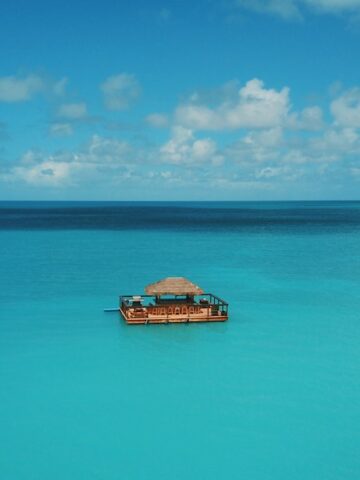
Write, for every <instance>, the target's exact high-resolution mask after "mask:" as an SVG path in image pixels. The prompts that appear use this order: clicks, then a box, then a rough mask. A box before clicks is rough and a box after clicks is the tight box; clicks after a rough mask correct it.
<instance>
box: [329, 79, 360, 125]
mask: <svg viewBox="0 0 360 480" xmlns="http://www.w3.org/2000/svg"><path fill="white" fill-rule="evenodd" d="M330 110H331V113H332V114H333V116H334V119H335V122H336V124H337V125H340V126H343V127H354V128H360V88H353V89H351V90H348V91H347V92H345V93H344V94H343V95H341V96H340V97H339V98H337V99H335V100H333V101H332V102H331V105H330Z"/></svg>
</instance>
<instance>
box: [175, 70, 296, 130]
mask: <svg viewBox="0 0 360 480" xmlns="http://www.w3.org/2000/svg"><path fill="white" fill-rule="evenodd" d="M195 98H196V97H195ZM289 108H290V105H289V89H288V88H287V87H284V88H283V89H282V90H280V91H276V90H274V89H266V88H264V83H263V82H262V81H261V80H258V79H256V78H254V79H253V80H250V81H248V82H247V83H246V85H245V86H244V87H242V88H241V89H240V90H239V91H238V94H237V97H236V98H235V99H227V100H224V101H223V102H222V103H221V104H220V105H218V106H217V107H215V108H210V107H208V106H206V105H198V104H192V103H188V104H185V105H181V106H179V107H178V108H177V109H176V112H175V121H176V123H177V124H179V125H182V126H184V127H187V128H191V129H194V130H224V129H238V128H267V127H274V126H279V125H282V124H283V123H284V119H285V118H286V116H287V113H288V110H289Z"/></svg>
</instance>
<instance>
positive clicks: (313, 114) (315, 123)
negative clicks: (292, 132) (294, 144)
mask: <svg viewBox="0 0 360 480" xmlns="http://www.w3.org/2000/svg"><path fill="white" fill-rule="evenodd" d="M287 126H288V127H289V128H293V129H296V130H320V129H321V128H323V126H324V122H323V113H322V110H321V108H320V107H317V106H314V107H307V108H304V110H302V111H301V112H299V113H298V112H293V113H291V114H290V115H289V117H288V122H287Z"/></svg>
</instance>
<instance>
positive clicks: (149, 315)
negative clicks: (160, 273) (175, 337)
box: [119, 277, 228, 324]
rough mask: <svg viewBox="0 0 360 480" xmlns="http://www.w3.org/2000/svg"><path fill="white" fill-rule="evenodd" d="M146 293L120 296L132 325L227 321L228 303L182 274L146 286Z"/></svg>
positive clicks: (124, 314)
mask: <svg viewBox="0 0 360 480" xmlns="http://www.w3.org/2000/svg"><path fill="white" fill-rule="evenodd" d="M145 292H146V295H121V296H120V306H119V308H120V313H121V315H122V316H123V317H124V320H125V321H126V322H127V323H129V324H143V323H187V322H224V321H225V320H227V319H228V304H227V303H226V302H225V301H224V300H222V299H221V298H219V297H217V296H216V295H213V294H212V293H204V292H203V290H202V289H201V288H200V287H198V286H197V285H195V284H194V283H192V282H190V281H189V280H187V279H186V278H183V277H168V278H165V279H164V280H160V281H159V282H156V283H152V284H150V285H148V286H147V287H146V288H145Z"/></svg>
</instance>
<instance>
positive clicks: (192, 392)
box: [0, 202, 360, 480]
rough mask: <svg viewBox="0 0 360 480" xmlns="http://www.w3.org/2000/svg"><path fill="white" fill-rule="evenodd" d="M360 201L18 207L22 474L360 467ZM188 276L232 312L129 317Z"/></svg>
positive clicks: (15, 298) (15, 409)
mask: <svg viewBox="0 0 360 480" xmlns="http://www.w3.org/2000/svg"><path fill="white" fill-rule="evenodd" d="M359 245H360V203H357V202H349V203H341V202H329V203H327V202H309V203H300V202H293V203H261V202H259V203H204V204H202V203H168V204H163V205H162V204H156V203H153V204H141V203H140V204H139V203H136V204H131V203H127V204H122V203H119V204H117V203H112V204H102V203H91V204H82V203H67V204H63V203H60V204H57V203H46V204H44V203H42V204H36V203H5V202H3V203H0V253H1V274H0V302H1V303H0V305H1V307H0V312H1V319H0V375H1V390H0V425H1V429H0V472H1V478H3V479H6V480H20V479H21V480H22V479H24V480H25V479H26V480H32V479H34V480H35V479H36V480H45V479H46V480H48V479H52V480H57V479H59V480H60V479H61V480H63V479H70V478H71V479H76V480H77V479H109V480H112V479H152V478H154V479H169V478H174V479H185V478H186V479H190V480H191V479H206V480H211V479H219V478H229V479H230V478H231V479H232V478H246V479H254V480H263V479H269V478H276V479H277V480H282V479H284V480H285V479H286V480H288V479H290V478H291V479H295V480H297V479H299V480H300V479H301V480H303V479H307V480H312V479H314V480H319V479H341V480H343V479H351V480H352V479H354V480H355V479H356V480H358V478H359V477H360V455H359V449H360V383H359V378H360V346H359V345H360V322H359V320H360V313H359V312H360V248H359ZM172 275H174V276H180V275H181V276H186V277H188V278H190V279H191V280H193V281H194V282H195V283H197V284H199V285H200V286H201V287H203V288H204V289H205V290H207V291H210V292H213V293H215V294H217V295H219V296H220V297H223V298H225V299H226V300H227V301H228V302H229V304H230V320H229V322H227V323H225V324H200V325H199V324H190V325H187V324H185V325H148V326H127V325H125V324H124V323H123V321H122V320H121V319H120V318H119V315H118V314H117V313H104V312H103V308H105V307H112V306H116V305H117V296H118V294H120V293H122V294H128V293H131V294H132V293H142V291H143V287H144V285H146V284H148V283H151V282H153V281H155V280H158V279H160V278H162V277H165V276H172Z"/></svg>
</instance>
